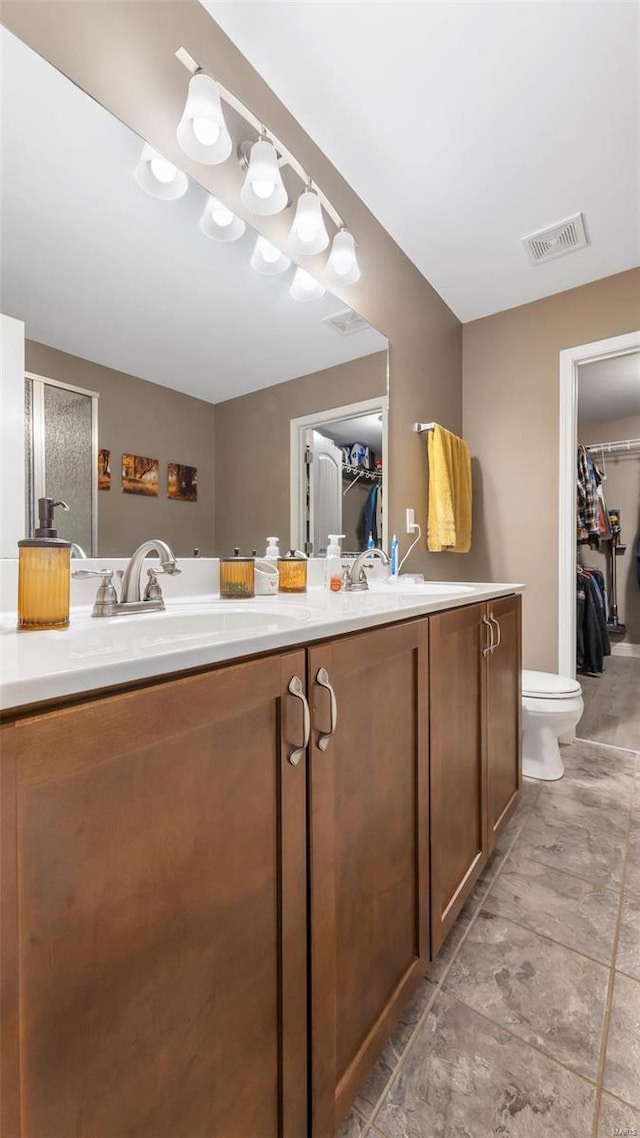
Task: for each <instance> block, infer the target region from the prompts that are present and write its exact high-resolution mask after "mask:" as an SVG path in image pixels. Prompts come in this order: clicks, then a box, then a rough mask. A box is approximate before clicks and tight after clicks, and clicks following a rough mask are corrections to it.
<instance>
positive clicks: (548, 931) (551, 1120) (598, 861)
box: [338, 740, 640, 1138]
mask: <svg viewBox="0 0 640 1138" xmlns="http://www.w3.org/2000/svg"><path fill="white" fill-rule="evenodd" d="M563 756H564V761H565V766H566V774H565V777H564V779H563V780H562V781H561V782H558V783H551V784H546V785H545V784H544V783H536V782H532V781H527V782H526V784H525V788H524V793H523V801H522V804H521V806H520V809H519V811H518V813H517V815H516V816H515V817H514V818H513V819H512V821H511V822H510V824H509V826H508V827H507V830H506V831H505V833H504V834H503V836H502V838H501V840H500V842H499V844H498V848H497V849H496V851H495V853H494V855H493V858H492V859H491V862H490V863H489V865H488V866H487V867H486V869H485V871H484V873H483V875H482V877H481V878H480V880H479V882H478V884H477V885H476V888H475V890H474V892H473V894H472V896H471V898H470V899H469V901H468V903H467V905H466V907H465V909H464V910H463V912H462V913H461V915H460V917H459V919H458V921H457V923H456V925H455V927H454V928H453V930H452V932H451V935H450V936H449V938H448V940H447V942H446V943H445V945H444V946H443V948H442V950H441V952H440V955H439V956H438V959H437V960H436V961H435V962H434V964H433V965H432V967H431V969H430V971H429V973H428V975H427V976H425V978H424V980H423V982H422V985H421V987H420V989H419V990H418V992H417V994H416V996H415V998H414V1001H413V1003H412V1005H411V1006H410V1007H409V1009H408V1010H407V1012H406V1014H405V1017H404V1019H403V1020H402V1022H401V1023H400V1024H399V1025H398V1027H397V1028H396V1030H395V1032H394V1034H393V1035H392V1037H391V1039H390V1040H389V1042H388V1043H387V1045H386V1047H385V1049H384V1052H383V1054H382V1055H381V1057H380V1059H379V1061H378V1063H377V1065H376V1067H375V1069H374V1071H373V1073H372V1075H371V1077H370V1078H369V1080H368V1082H367V1083H366V1085H365V1086H364V1087H363V1088H362V1090H361V1091H360V1094H359V1095H358V1098H357V1099H356V1102H355V1103H354V1108H353V1111H352V1113H351V1115H350V1116H349V1118H348V1119H346V1121H345V1122H344V1124H343V1125H342V1127H341V1128H340V1130H339V1132H338V1138H493V1136H496V1138H498V1136H499V1138H615V1136H623V1135H627V1136H629V1138H630V1136H631V1135H638V1136H640V754H637V755H636V754H634V753H632V752H631V751H625V750H621V749H618V748H615V747H605V746H603V745H602V744H593V743H585V742H583V741H580V740H579V741H577V742H576V743H574V744H573V745H572V746H571V747H566V748H563Z"/></svg>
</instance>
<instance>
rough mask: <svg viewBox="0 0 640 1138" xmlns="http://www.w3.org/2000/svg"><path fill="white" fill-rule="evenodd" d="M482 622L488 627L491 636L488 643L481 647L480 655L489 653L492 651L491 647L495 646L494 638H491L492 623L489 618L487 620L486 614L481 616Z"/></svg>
mask: <svg viewBox="0 0 640 1138" xmlns="http://www.w3.org/2000/svg"><path fill="white" fill-rule="evenodd" d="M482 623H483V624H485V625H486V626H487V628H488V629H489V633H490V636H491V639H490V641H489V643H488V644H487V645H486V647H485V648H483V649H482V655H483V656H488V655H489V653H490V652H493V649H494V648H495V644H494V640H493V624H492V623H491V621H490V620H487V618H486V616H483V618H482Z"/></svg>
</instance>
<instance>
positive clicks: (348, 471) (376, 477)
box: [342, 463, 382, 482]
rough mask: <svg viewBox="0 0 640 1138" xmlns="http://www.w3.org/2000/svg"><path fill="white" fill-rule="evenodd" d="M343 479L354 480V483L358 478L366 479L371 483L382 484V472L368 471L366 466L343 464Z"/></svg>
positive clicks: (379, 470)
mask: <svg viewBox="0 0 640 1138" xmlns="http://www.w3.org/2000/svg"><path fill="white" fill-rule="evenodd" d="M342 477H343V478H353V480H354V481H355V480H356V479H357V478H364V479H365V480H367V481H369V482H382V470H381V469H377V470H368V469H367V467H366V466H347V464H346V463H343V464H342Z"/></svg>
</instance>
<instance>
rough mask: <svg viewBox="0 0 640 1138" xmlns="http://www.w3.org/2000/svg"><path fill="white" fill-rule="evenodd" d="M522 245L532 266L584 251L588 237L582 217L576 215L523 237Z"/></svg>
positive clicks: (578, 214)
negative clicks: (575, 251) (577, 250)
mask: <svg viewBox="0 0 640 1138" xmlns="http://www.w3.org/2000/svg"><path fill="white" fill-rule="evenodd" d="M522 244H523V245H524V247H525V249H526V251H527V256H528V258H529V260H530V261H531V264H532V265H541V264H542V262H543V261H553V260H554V258H555V257H564V256H565V254H566V253H573V252H574V250H576V249H586V247H587V245H588V244H589V237H588V235H587V227H586V224H585V220H584V217H583V216H582V214H581V213H577V214H576V215H575V217H568V218H567V219H566V221H559V222H558V224H557V225H550V226H549V228H548V229H541V230H540V232H539V233H532V234H531V236H530V237H523V238H522Z"/></svg>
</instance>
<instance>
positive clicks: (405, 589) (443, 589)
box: [369, 581, 475, 597]
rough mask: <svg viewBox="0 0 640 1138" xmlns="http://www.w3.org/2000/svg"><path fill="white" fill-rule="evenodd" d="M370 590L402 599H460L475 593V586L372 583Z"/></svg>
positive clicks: (440, 583) (444, 582)
mask: <svg viewBox="0 0 640 1138" xmlns="http://www.w3.org/2000/svg"><path fill="white" fill-rule="evenodd" d="M369 588H370V590H371V591H372V592H375V593H384V592H386V593H392V594H394V595H398V594H399V595H400V596H402V597H453V596H456V597H460V596H464V595H465V594H466V593H473V592H474V588H475V586H473V585H456V584H453V583H449V582H448V581H417V582H416V583H415V584H412V583H411V582H410V581H375V582H374V581H370V582H369Z"/></svg>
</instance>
